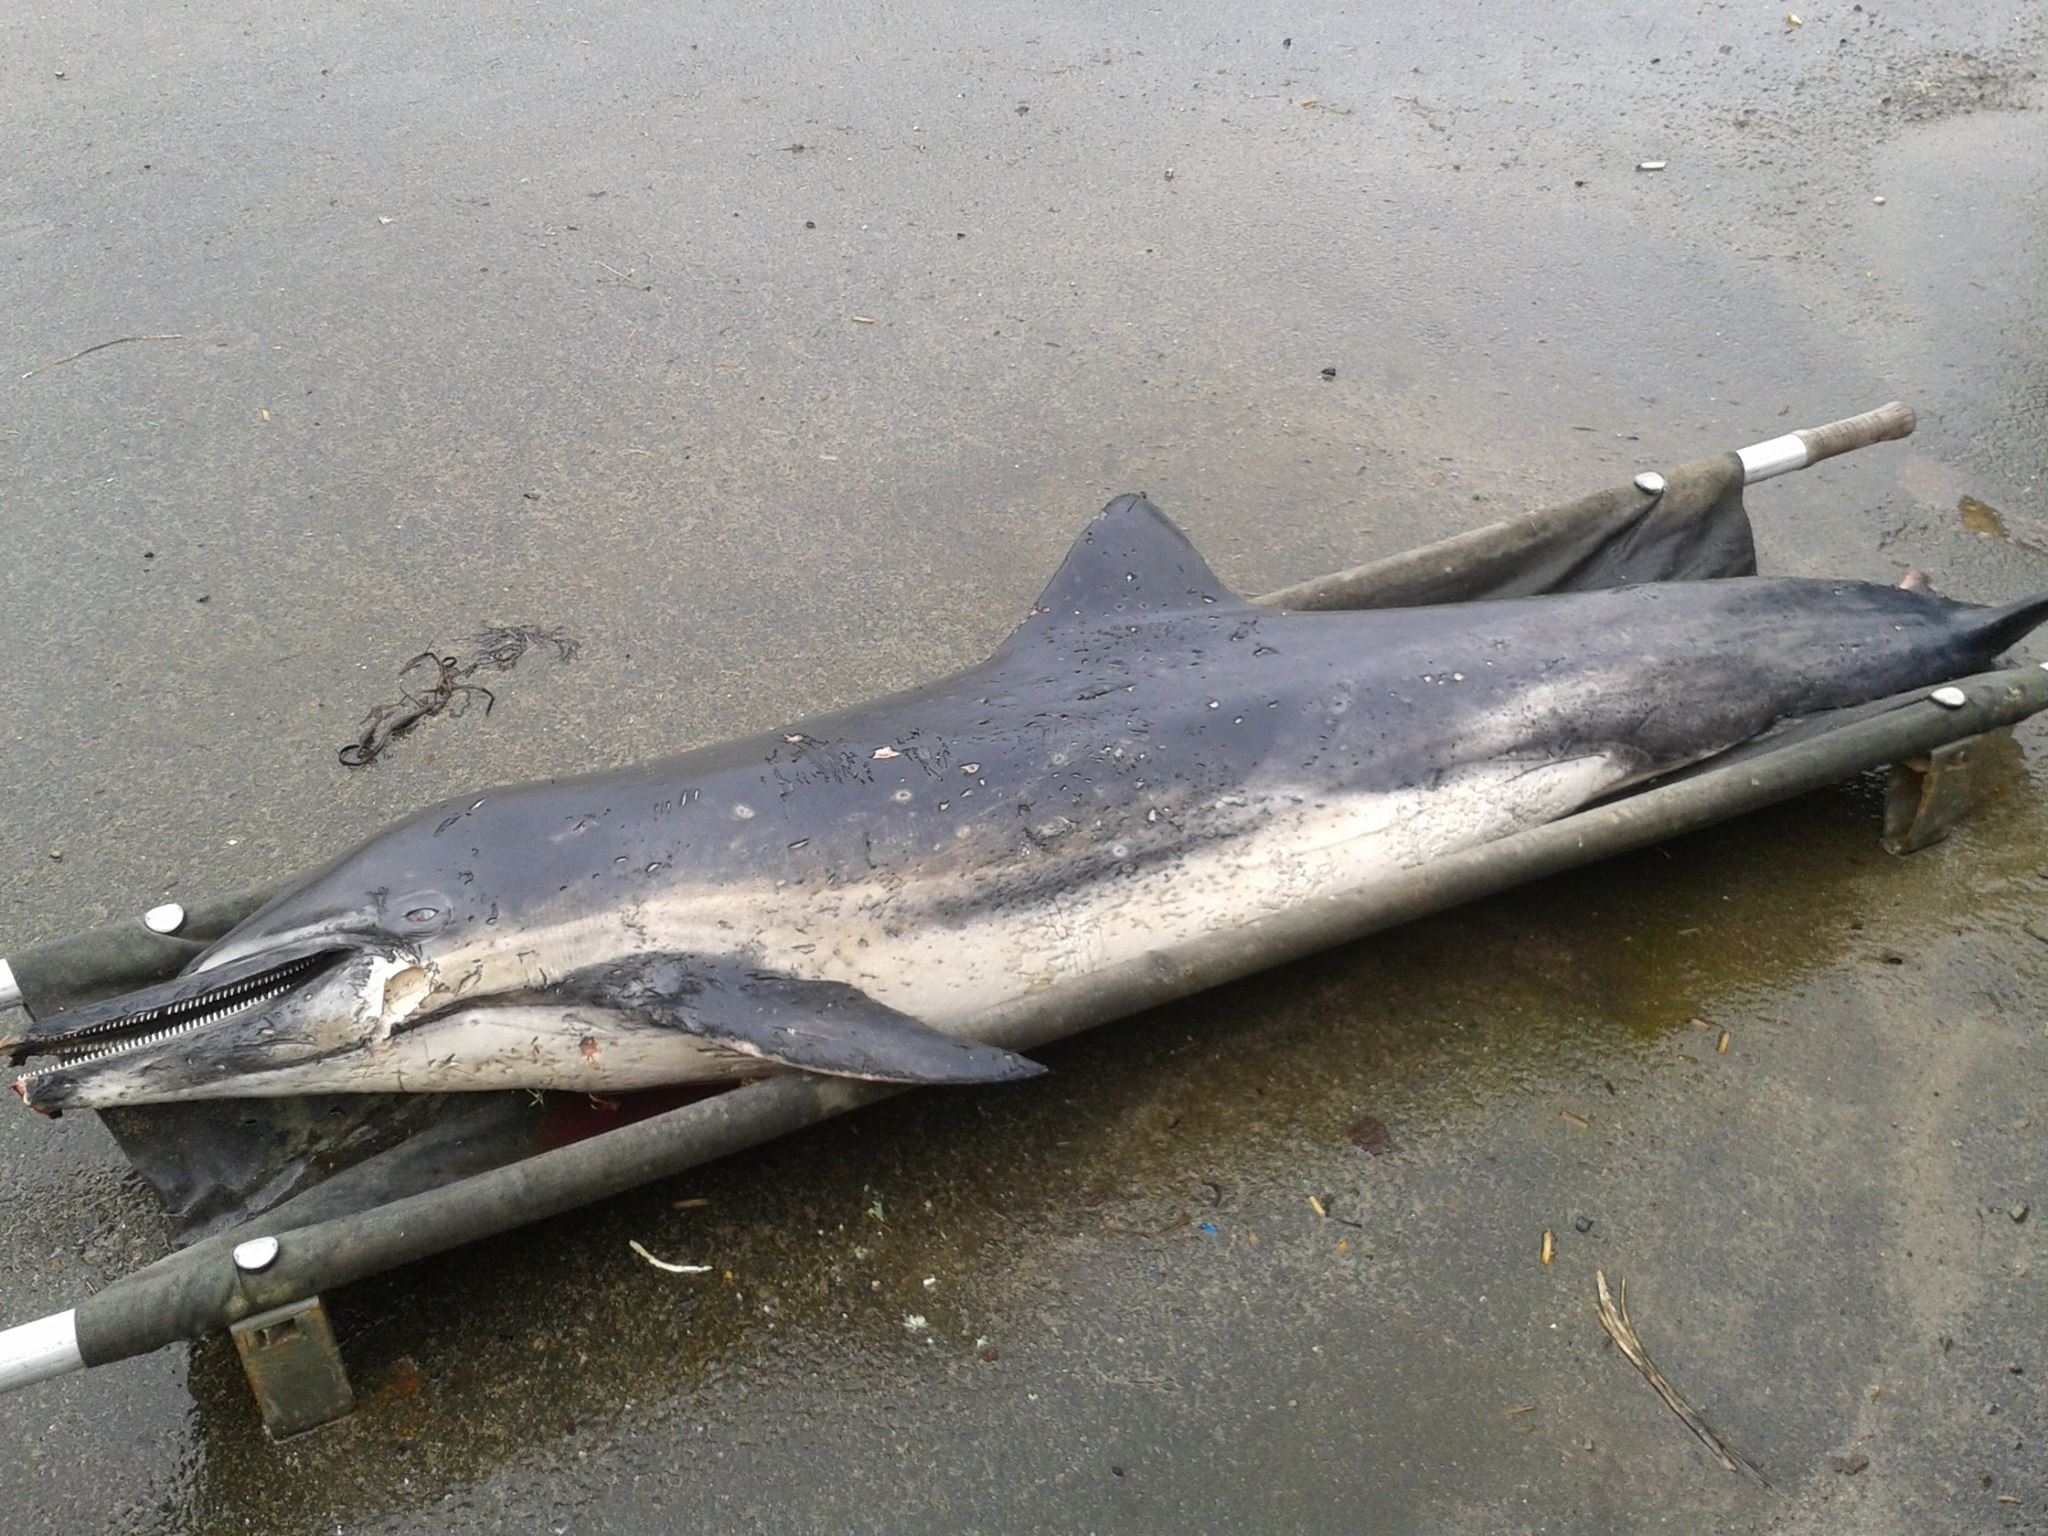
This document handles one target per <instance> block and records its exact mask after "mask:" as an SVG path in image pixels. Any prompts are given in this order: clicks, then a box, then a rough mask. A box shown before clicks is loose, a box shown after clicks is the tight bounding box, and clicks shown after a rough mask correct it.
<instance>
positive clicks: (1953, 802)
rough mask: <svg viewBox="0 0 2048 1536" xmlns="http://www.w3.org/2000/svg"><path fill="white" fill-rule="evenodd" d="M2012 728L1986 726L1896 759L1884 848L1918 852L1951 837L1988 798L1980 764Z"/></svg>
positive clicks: (1886, 812)
mask: <svg viewBox="0 0 2048 1536" xmlns="http://www.w3.org/2000/svg"><path fill="white" fill-rule="evenodd" d="M2000 737H2003V738H2005V739H2006V740H2008V741H2009V740H2011V737H2012V732H2011V731H2009V730H2000V731H1986V732H1985V733H1984V734H1983V735H1981V736H1965V737H1963V738H1962V739H1961V740H1960V741H1952V742H1950V743H1948V745H1946V746H1941V747H1936V748H1935V749H1934V750H1933V751H1931V752H1929V753H1928V754H1927V755H1926V756H1925V757H1911V758H1907V759H1906V761H1904V762H1902V763H1894V764H1893V765H1892V771H1891V776H1890V778H1889V779H1887V780H1886V781H1885V787H1884V839H1883V841H1884V850H1885V852H1886V853H1918V852H1919V851H1920V850H1921V849H1922V848H1928V847H1932V846H1933V845H1934V844H1936V843H1938V842H1940V841H1941V840H1942V839H1943V838H1945V837H1947V836H1948V835H1949V833H1951V832H1953V831H1954V830H1955V829H1956V828H1957V827H1958V826H1960V825H1961V824H1962V822H1963V821H1964V819H1965V818H1967V817H1968V816H1969V814H1970V813H1971V812H1972V811H1974V810H1975V809H1976V808H1977V807H1978V806H1979V805H1981V804H1982V803H1983V802H1984V799H1985V797H1986V795H1987V794H1988V792H1989V786H1988V784H1987V783H1986V775H1985V773H1984V772H1983V771H1982V768H1981V766H1980V763H1981V760H1982V759H1983V758H1984V757H1986V755H1987V753H1988V752H1989V750H1990V749H1991V746H1992V743H1993V741H1994V740H1995V739H1996V738H2000Z"/></svg>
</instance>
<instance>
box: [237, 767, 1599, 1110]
mask: <svg viewBox="0 0 2048 1536" xmlns="http://www.w3.org/2000/svg"><path fill="white" fill-rule="evenodd" d="M1627 775H1628V769H1627V768H1626V767H1625V766H1624V765H1623V764H1621V763H1620V762H1619V761H1618V760H1617V759H1614V758H1610V757H1606V756H1588V757H1580V758H1573V759H1570V760H1567V761H1564V762H1555V763H1536V764H1531V763H1518V762H1495V763H1489V764H1485V765H1483V766H1480V767H1474V768H1469V769H1465V770H1461V771H1460V772H1458V773H1457V774H1455V775H1453V776H1451V777H1449V778H1447V779H1446V781H1445V782H1443V783H1440V784H1437V785H1435V786H1432V787H1431V788H1429V789H1426V790H1401V791H1396V792H1391V793H1376V794H1354V795H1346V796H1338V797H1322V798H1321V799H1320V801H1318V800H1316V799H1312V798H1311V796H1310V794H1309V793H1308V792H1271V793H1268V794H1266V795H1263V796H1259V797H1248V798H1247V799H1246V801H1245V803H1244V804H1243V805H1242V806H1241V807H1239V808H1237V815H1236V820H1237V822H1238V825H1239V830H1238V831H1236V832H1235V833H1234V834H1232V835H1229V836H1224V837H1220V838H1215V839H1212V840H1209V841H1206V842H1204V843H1202V844H1201V845H1200V846H1198V847H1194V848H1191V849H1189V850H1187V851H1185V852H1184V853H1182V854H1180V855H1178V856H1175V857H1170V858H1166V859H1159V860H1155V861H1152V862H1150V863H1148V864H1146V865H1144V866H1143V867H1142V868H1138V869H1136V870H1135V871H1133V872H1132V873H1130V874H1129V875H1127V876H1126V875H1121V874H1112V875H1110V876H1107V877H1100V876H1098V877H1097V878H1094V879H1091V880H1088V881H1085V882H1078V883H1074V884H1071V885H1063V884H1057V883H1055V884H1053V885H1052V886H1051V887H1050V888H1049V889H1048V890H1047V891H1046V893H1045V894H1044V895H1042V896H1041V897H1039V898H1038V899H1035V900H1032V901H1029V902H1006V901H1002V900H1000V899H998V898H999V897H1000V894H1001V886H1002V882H1003V881H1004V878H1005V869H1004V868H1003V867H1002V866H1000V865H995V866H991V867H988V868H984V869H979V870H976V871H973V872H972V873H968V874H959V873H955V874H951V875H947V876H945V877H943V878H933V879H930V880H918V879H916V878H914V877H913V878H911V879H908V880H904V881H902V882H900V883H894V884H892V885H889V886H884V885H882V884H881V883H879V882H878V883H875V884H856V885H841V886H837V887H834V888H832V889H830V890H822V891H821V890H813V889H806V888H804V887H800V886H794V885H783V886H774V885H768V884H765V883H764V884H747V883H734V884H726V885H720V886H716V887H708V886H707V887H699V888H696V889H683V890H679V891H676V892H675V893H673V894H672V895H671V896H669V897H668V898H666V899H664V900H662V901H660V902H651V903H648V904H646V905H644V906H642V907H640V908H639V909H637V910H636V912H635V913H634V914H633V917H634V922H635V925H636V927H637V929H638V930H639V931H640V932H641V933H642V934H644V935H645V938H644V939H641V940H636V942H637V943H639V944H640V945H641V946H642V947H647V946H648V945H649V944H651V945H652V946H653V947H658V948H662V949H669V950H674V951H676V952H680V953H689V954H699V955H724V954H733V953H739V954H743V955H744V956H745V957H746V958H747V960H748V961H749V962H750V963H752V964H755V965H758V966H760V967H762V968H763V969H768V970H774V971H778V972H782V973H785V974H788V975H791V976H796V977H800V978H804V979H813V980H827V981H841V982H846V983H848V984H850V985H852V986H856V987H859V988H860V989H861V990H862V991H864V992H866V993H868V994H869V995H870V996H872V997H874V998H876V999H878V1000H879V1001H881V1002H884V1003H887V1004H888V1005H889V1006H891V1007H893V1008H898V1009H901V1010H902V1011H903V1012H905V1013H908V1014H910V1015H912V1016H913V1017H915V1018H918V1019H921V1020H923V1021H924V1022H926V1023H928V1024H930V1025H932V1026H933V1027H935V1028H938V1029H942V1030H946V1031H948V1032H951V1033H955V1034H963V1035H970V1036H971V1035H972V1034H974V1032H975V1027H976V1025H977V1023H978V1022H980V1021H981V1020H982V1019H983V1018H984V1017H986V1016H987V1015H988V1014H989V1013H990V1012H991V1011H992V1010H994V1009H996V1008H998V1007H1001V1006H1003V1005H1005V1004H1008V1003H1011V1002H1014V1001H1015V1000H1016V999H1018V998H1019V997H1020V996H1023V995H1025V994H1028V993H1031V992H1035V991H1039V990H1042V989H1045V988H1049V987H1053V986H1057V985H1058V984H1060V983H1061V982H1064V981H1070V980H1072V979H1074V978H1077V977H1081V976H1085V975H1088V974H1090V973H1092V972H1095V971H1099V970H1102V969H1105V968H1108V967H1110V966H1114V965H1118V964H1121V963H1124V962H1127V961H1130V960H1134V959H1137V958H1140V957H1142V956H1144V955H1146V954H1148V953H1154V952H1157V951H1160V950H1164V949H1168V948H1170V947H1172V946H1174V945H1176V944H1179V943H1182V942H1184V941H1186V940H1189V939H1192V938H1195V937H1198V936H1199V935H1201V934H1203V933H1206V932H1210V931H1213V930H1216V929H1220V928H1227V927H1233V926H1236V925H1239V924H1243V923H1247V922H1253V921H1256V920H1258V919H1259V918H1260V917H1263V916H1266V915H1269V914H1271V913H1275V912H1279V911H1283V910H1285V909H1287V908H1289V907H1292V906H1295V905H1297V904H1298V903H1300V902H1302V901H1305V900H1310V899H1313V898H1315V897H1318V896H1322V895H1326V894H1330V893H1334V892H1338V891H1346V890H1357V889H1362V888H1368V887H1369V886H1370V885H1371V883H1372V882H1373V881H1375V880H1377V879H1384V878H1386V877H1388V876H1391V875H1393V874H1396V873H1398V872H1399V871H1401V870H1404V869H1410V868H1413V867H1415V866H1417V865H1419V864H1423V863H1426V862H1428V861H1429V860H1430V859H1433V858H1437V857H1440V856H1442V855H1443V854H1446V853H1450V852H1454V851H1456V850H1457V849H1460V848H1466V847H1471V846H1473V845H1474V844H1477V843H1480V842H1485V841H1488V840H1490V839H1493V838H1496V837H1500V836H1504V835H1506V834H1507V833H1509V832H1513V831H1517V830H1520V829H1521V828H1524V827H1528V826H1534V825H1537V824H1539V823H1541V822H1545V821H1549V820H1552V819H1554V818H1556V817H1557V816H1559V815H1562V814H1565V813H1567V812H1569V811H1570V810H1572V809H1573V808H1575V807H1577V806H1580V805H1583V804H1585V803H1586V802H1587V801H1588V800H1590V799H1593V798H1595V797H1597V796H1598V795H1599V794H1600V793H1602V792H1603V791H1605V790H1606V789H1609V788H1611V787H1613V786H1614V785H1615V784H1617V783H1619V782H1621V781H1622V780H1623V779H1624V778H1626V777H1627ZM942 911H944V912H949V913H955V914H957V913H961V912H963V911H964V912H965V914H966V915H965V916H950V917H945V918H941V917H939V916H938V915H937V914H938V913H940V912H942ZM618 929H619V919H618V916H617V914H608V915H592V916H589V917H585V918H581V919H578V920H576V921H574V922H571V923H567V924H563V925H561V926H559V927H557V928H554V929H553V930H552V931H551V932H550V933H549V934H548V935H547V936H546V939H545V942H536V941H537V939H538V937H539V936H537V935H535V934H534V933H532V932H528V933H527V934H526V935H525V937H524V938H523V940H522V941H521V948H522V951H523V953H524V956H525V957H526V958H525V959H524V960H523V961H521V962H520V963H523V964H526V965H529V966H531V967H533V970H532V971H531V972H530V974H528V975H527V976H525V977H524V978H522V979H523V980H525V981H526V982H527V983H529V984H532V985H535V986H539V985H544V984H545V982H546V980H547V976H548V974H549V973H550V972H551V973H552V974H560V973H561V972H562V971H563V970H566V969H570V968H573V967H574V966H576V965H578V964H581V963H586V962H587V961H588V960H590V959H592V958H594V957H599V956H604V955H607V954H618V953H620V952H621V951H622V949H624V948H627V947H630V946H625V945H622V943H621V940H620V935H619V931H618ZM496 958H497V962H498V964H507V963H511V960H512V957H511V956H510V955H509V954H505V955H500V956H498V957H496ZM542 966H545V967H546V968H547V969H546V970H542V969H541V967H542ZM496 968H497V966H496V965H494V966H493V969H496ZM335 1065H336V1064H335V1063H329V1064H328V1066H327V1068H326V1070H327V1071H328V1072H329V1073H330V1074H331V1073H332V1071H333V1068H334V1066H335ZM349 1065H350V1068H351V1071H350V1076H351V1079H352V1086H355V1087H359V1088H388V1089H402V1090H410V1091H416V1092H417V1091H447V1090H461V1089H489V1088H515V1087H526V1088H557V1089H572V1090H584V1091H590V1092H614V1091H621V1090H626V1089H633V1088H645V1087H653V1086H658V1085H663V1084H673V1083H684V1082H700V1081H715V1080H721V1079H730V1078H735V1077H740V1076H755V1075H762V1074H765V1073H767V1072H770V1071H773V1070H776V1069H774V1068H772V1067H770V1066H768V1065H767V1064H765V1063H763V1062H760V1061H758V1060H756V1059H754V1058H751V1057H748V1056H744V1055H741V1054H740V1053H738V1052H735V1051H732V1050H728V1049H724V1048H722V1047H719V1046H716V1045H712V1044H710V1043H709V1042H706V1041H704V1040H701V1039H698V1038H696V1037H694V1036H691V1035H688V1034H686V1033H683V1032H680V1031H677V1030H674V1029H664V1028H661V1027H659V1026H651V1025H648V1024H645V1023H642V1022H640V1021H638V1020H635V1019H632V1018H630V1017H627V1016H625V1015H622V1014H617V1013H612V1012H608V1011H606V1010H601V1009H590V1008H553V1007H545V1006H538V1005H522V1006H519V1007H492V1006H490V1005H488V1004H485V1005H482V1006H478V1007H474V1008H459V1009H452V1010H450V1011H448V1012H447V1013H444V1014H440V1015H436V1016H434V1017H431V1018H425V1019H421V1020H419V1021H417V1022H416V1023H414V1024H412V1025H411V1026H409V1027H408V1028H406V1029H405V1030H404V1031H402V1032H401V1033H400V1034H398V1035H396V1036H394V1037H393V1038H392V1039H390V1040H388V1041H385V1042H381V1043H379V1044H378V1045H376V1046H373V1047H372V1048H371V1049H370V1050H369V1051H367V1052H364V1053H362V1054H361V1055H359V1056H358V1057H357V1058H356V1059H355V1060H354V1061H353V1062H351V1063H350V1064H349ZM331 1081H332V1079H331V1076H330V1078H329V1082H330V1083H331ZM252 1086H254V1085H253V1084H252V1083H251V1082H250V1081H249V1080H247V1079H245V1080H244V1081H243V1082H242V1083H241V1084H240V1085H239V1091H241V1092H243V1093H247V1092H249V1091H251V1088H252ZM266 1086H267V1085H266ZM271 1091H277V1092H285V1091H290V1089H289V1088H288V1087H287V1086H286V1085H283V1084H280V1085H278V1086H277V1087H276V1088H274V1089H272V1090H271Z"/></svg>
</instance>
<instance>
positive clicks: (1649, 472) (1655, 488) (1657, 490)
mask: <svg viewBox="0 0 2048 1536" xmlns="http://www.w3.org/2000/svg"><path fill="white" fill-rule="evenodd" d="M1636 489H1637V490H1639V491H1641V492H1642V493H1643V494H1644V495H1645V496H1662V495H1663V494H1664V477H1663V476H1662V475H1660V474H1658V473H1657V471H1655V470H1654V469H1646V470H1644V471H1643V472H1642V473H1641V474H1640V475H1637V476H1636Z"/></svg>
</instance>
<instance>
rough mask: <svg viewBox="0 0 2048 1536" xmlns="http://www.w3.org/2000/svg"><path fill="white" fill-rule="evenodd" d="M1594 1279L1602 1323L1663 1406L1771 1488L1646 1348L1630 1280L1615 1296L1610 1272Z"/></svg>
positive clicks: (1734, 1466)
mask: <svg viewBox="0 0 2048 1536" xmlns="http://www.w3.org/2000/svg"><path fill="white" fill-rule="evenodd" d="M1593 1283H1594V1284H1595V1285H1597V1286H1598V1287H1599V1288H1600V1302H1599V1306H1598V1311H1599V1313H1600V1326H1601V1327H1603V1328H1605V1329H1606V1330H1607V1333H1608V1337H1610V1338H1612V1339H1613V1340H1614V1342H1615V1344H1616V1346H1617V1347H1618V1348H1619V1349H1620V1350H1621V1352H1622V1353H1623V1354H1624V1355H1626V1356H1628V1362H1629V1364H1630V1365H1633V1366H1634V1367H1635V1368H1636V1369H1637V1370H1639V1371H1641V1372H1642V1373H1643V1380H1645V1381H1647V1382H1648V1383H1649V1384H1650V1385H1651V1386H1653V1387H1655V1388H1656V1389H1657V1395H1658V1396H1659V1397H1661V1398H1663V1399H1664V1406H1665V1407H1667V1408H1669V1409H1670V1410H1671V1411H1672V1412H1673V1413H1675V1414H1677V1415H1678V1417H1679V1421H1680V1422H1681V1423H1683V1424H1684V1425H1685V1427H1686V1428H1687V1429H1689V1430H1691V1431H1692V1432H1693V1433H1694V1434H1695V1435H1697V1436H1698V1437H1699V1442H1700V1444H1702V1445H1704V1446H1705V1447H1706V1448H1707V1449H1708V1450H1710V1451H1712V1452H1713V1453H1714V1459H1715V1460H1716V1461H1718V1462H1720V1463H1721V1465H1722V1466H1724V1467H1726V1468H1727V1469H1728V1470H1729V1471H1730V1472H1740V1473H1742V1474H1744V1475H1745V1476H1748V1477H1751V1478H1754V1479H1755V1480H1756V1483H1757V1486H1758V1487H1760V1488H1768V1487H1770V1486H1771V1480H1770V1479H1769V1478H1768V1477H1765V1476H1764V1475H1763V1473H1762V1472H1761V1471H1759V1470H1758V1469H1757V1467H1756V1465H1755V1463H1753V1462H1752V1461H1750V1459H1749V1458H1748V1457H1746V1456H1744V1455H1743V1454H1742V1453H1741V1452H1740V1451H1738V1450H1736V1449H1735V1447H1733V1446H1732V1445H1730V1444H1729V1443H1728V1442H1727V1441H1725V1440H1723V1439H1722V1438H1721V1437H1720V1436H1719V1435H1717V1434H1716V1433H1714V1429H1713V1426H1712V1425H1710V1424H1709V1423H1707V1421H1706V1420H1705V1419H1703V1418H1701V1417H1700V1416H1699V1414H1698V1413H1697V1412H1695V1411H1694V1409H1693V1406H1692V1405H1691V1404H1690V1403H1688V1402H1687V1401H1686V1400H1685V1399H1684V1398H1682V1397H1680V1396H1679V1395H1678V1389H1677V1388H1676V1387H1674V1386H1672V1385H1671V1383H1670V1382H1668V1381H1666V1380H1665V1379H1664V1373H1663V1372H1662V1371H1660V1370H1658V1369H1657V1363H1656V1362H1655V1361H1654V1360H1652V1359H1651V1358H1650V1356H1649V1352H1648V1351H1647V1350H1645V1349H1644V1348H1643V1341H1642V1340H1641V1339H1640V1338H1638V1337H1637V1336H1636V1325H1635V1324H1634V1323H1632V1322H1631V1321H1629V1315H1628V1281H1626V1280H1623V1281H1622V1282H1621V1298H1620V1300H1618V1301H1617V1300H1616V1299H1615V1298H1614V1296H1613V1295H1611V1294H1610V1293H1609V1292H1608V1289H1607V1276H1606V1274H1605V1273H1604V1272H1603V1271H1601V1270H1597V1269H1596V1270H1594V1271H1593Z"/></svg>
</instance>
